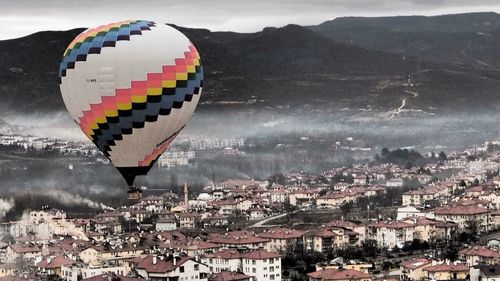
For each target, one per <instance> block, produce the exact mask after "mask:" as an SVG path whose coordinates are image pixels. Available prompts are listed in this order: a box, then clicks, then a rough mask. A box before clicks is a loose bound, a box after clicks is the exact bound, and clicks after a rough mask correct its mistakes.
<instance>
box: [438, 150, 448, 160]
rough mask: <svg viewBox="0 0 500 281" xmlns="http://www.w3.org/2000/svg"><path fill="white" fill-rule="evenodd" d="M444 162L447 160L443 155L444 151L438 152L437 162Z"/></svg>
mask: <svg viewBox="0 0 500 281" xmlns="http://www.w3.org/2000/svg"><path fill="white" fill-rule="evenodd" d="M446 160H448V157H447V156H446V154H444V151H441V152H439V155H438V161H439V162H444V161H446Z"/></svg>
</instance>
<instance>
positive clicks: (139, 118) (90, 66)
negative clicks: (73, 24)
mask: <svg viewBox="0 0 500 281" xmlns="http://www.w3.org/2000/svg"><path fill="white" fill-rule="evenodd" d="M59 76H60V79H61V83H60V89H61V93H62V96H63V99H64V103H65V105H66V107H67V109H68V111H69V113H70V114H71V116H72V117H73V119H74V121H75V122H76V123H77V124H78V125H79V126H80V128H81V129H82V131H83V132H84V133H85V135H86V136H87V137H88V138H89V139H90V140H92V142H94V144H95V145H96V146H97V147H98V148H99V150H101V151H102V152H103V153H104V154H105V155H106V156H107V157H108V158H109V159H110V160H111V162H112V163H113V165H114V166H115V167H116V168H117V169H118V170H119V171H120V172H121V173H122V175H123V176H124V178H125V180H126V181H127V183H128V184H129V185H132V184H133V181H134V179H135V176H136V175H143V174H146V173H147V172H148V171H149V169H150V168H151V166H152V165H153V164H154V162H155V161H156V160H157V159H158V157H159V156H160V155H161V154H162V153H163V152H164V151H165V150H166V149H167V148H168V147H169V145H170V144H171V143H172V141H173V139H174V138H175V137H176V136H177V135H178V134H179V132H180V131H181V130H182V128H184V126H185V125H186V123H187V121H188V120H189V118H190V117H191V115H192V114H193V111H194V109H195V107H196V105H197V103H198V100H199V98H200V95H201V89H202V83H203V68H202V65H201V60H200V56H199V54H198V52H197V50H196V48H195V47H194V45H193V44H192V43H191V42H190V41H189V39H188V38H187V37H185V36H184V35H183V34H182V33H181V32H179V31H178V30H176V29H174V28H172V27H170V26H167V25H165V24H156V23H154V22H151V21H143V20H137V21H136V20H134V21H130V20H129V21H122V22H116V23H111V24H107V25H103V26H99V27H97V28H93V29H88V30H86V31H84V32H83V33H81V34H80V35H78V36H77V37H76V38H75V39H74V40H73V41H72V42H71V43H70V44H69V46H68V48H67V49H66V51H65V52H64V56H63V59H62V61H61V63H60V67H59Z"/></svg>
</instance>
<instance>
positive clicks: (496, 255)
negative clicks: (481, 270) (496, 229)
mask: <svg viewBox="0 0 500 281" xmlns="http://www.w3.org/2000/svg"><path fill="white" fill-rule="evenodd" d="M459 256H460V258H461V259H462V260H464V261H465V262H466V263H467V265H468V266H475V265H478V264H492V265H494V264H499V263H500V249H493V248H488V247H483V246H474V247H470V248H467V249H463V250H461V251H460V252H459Z"/></svg>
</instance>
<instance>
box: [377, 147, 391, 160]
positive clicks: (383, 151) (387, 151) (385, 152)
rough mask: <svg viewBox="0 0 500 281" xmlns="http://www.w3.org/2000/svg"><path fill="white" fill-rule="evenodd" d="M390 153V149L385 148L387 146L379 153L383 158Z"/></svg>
mask: <svg viewBox="0 0 500 281" xmlns="http://www.w3.org/2000/svg"><path fill="white" fill-rule="evenodd" d="M390 153H391V151H390V150H389V149H387V147H384V148H382V150H381V151H380V155H381V156H382V157H383V158H386V157H387V156H389V154H390Z"/></svg>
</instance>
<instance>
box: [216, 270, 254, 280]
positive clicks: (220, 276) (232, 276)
mask: <svg viewBox="0 0 500 281" xmlns="http://www.w3.org/2000/svg"><path fill="white" fill-rule="evenodd" d="M243 280H252V276H248V275H246V274H244V273H241V272H229V271H221V272H220V273H217V274H214V275H212V276H210V278H208V281H243Z"/></svg>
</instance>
